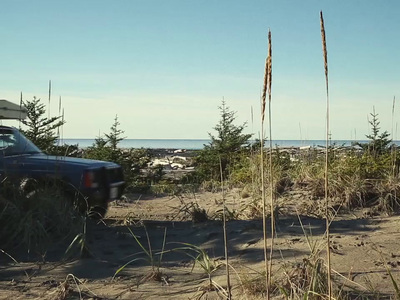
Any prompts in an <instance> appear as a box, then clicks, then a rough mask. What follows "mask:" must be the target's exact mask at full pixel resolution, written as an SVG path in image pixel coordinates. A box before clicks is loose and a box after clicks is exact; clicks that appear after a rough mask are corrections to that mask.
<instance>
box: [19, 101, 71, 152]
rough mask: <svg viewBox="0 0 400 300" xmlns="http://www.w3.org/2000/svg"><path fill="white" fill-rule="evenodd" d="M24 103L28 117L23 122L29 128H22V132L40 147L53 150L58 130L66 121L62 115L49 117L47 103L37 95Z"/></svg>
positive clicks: (47, 150)
mask: <svg viewBox="0 0 400 300" xmlns="http://www.w3.org/2000/svg"><path fill="white" fill-rule="evenodd" d="M23 105H24V106H25V108H26V109H27V119H25V120H22V121H21V122H22V124H24V125H25V126H26V127H27V129H25V130H22V129H21V132H22V133H23V134H24V135H25V136H26V137H27V138H28V139H30V140H31V141H32V142H33V143H34V144H35V145H36V146H37V147H39V149H41V150H43V151H44V152H48V153H49V152H51V151H52V150H53V149H54V147H55V142H56V140H57V138H58V136H57V132H56V130H57V129H58V128H59V127H61V126H62V125H63V124H64V123H65V121H64V120H62V119H61V116H58V117H51V118H47V117H46V116H45V113H46V108H45V105H44V104H43V103H40V99H37V98H36V97H33V100H32V101H23Z"/></svg>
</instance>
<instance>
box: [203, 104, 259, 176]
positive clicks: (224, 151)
mask: <svg viewBox="0 0 400 300" xmlns="http://www.w3.org/2000/svg"><path fill="white" fill-rule="evenodd" d="M219 110H220V115H221V119H220V120H219V122H218V123H217V125H216V126H215V127H214V128H213V129H214V130H215V131H216V132H217V135H216V136H214V135H213V134H211V133H209V136H210V139H211V142H210V143H209V144H208V145H205V146H204V149H203V150H201V151H200V154H199V156H198V157H197V160H196V164H197V174H198V175H199V176H200V177H201V179H215V180H219V179H220V177H221V174H220V173H221V170H220V169H222V175H223V177H224V178H227V177H228V175H229V169H230V167H231V166H233V165H234V163H235V162H236V161H237V159H238V158H239V156H240V154H241V153H242V152H243V150H244V146H248V145H249V139H250V138H251V136H252V135H251V134H244V133H243V131H244V129H245V128H246V123H244V124H242V125H235V124H234V122H235V120H236V113H235V112H234V111H231V110H230V109H229V107H228V106H226V103H225V101H222V105H221V106H220V107H219ZM220 162H221V168H220Z"/></svg>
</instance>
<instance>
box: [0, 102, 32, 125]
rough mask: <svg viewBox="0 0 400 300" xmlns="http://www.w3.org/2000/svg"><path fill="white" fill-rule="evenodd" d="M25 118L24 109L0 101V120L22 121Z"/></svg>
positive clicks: (25, 111) (25, 112)
mask: <svg viewBox="0 0 400 300" xmlns="http://www.w3.org/2000/svg"><path fill="white" fill-rule="evenodd" d="M26 116H27V110H26V108H25V107H22V106H20V105H18V104H15V103H12V102H10V101H8V100H5V99H0V120H23V119H25V118H26Z"/></svg>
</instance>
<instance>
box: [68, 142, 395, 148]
mask: <svg viewBox="0 0 400 300" xmlns="http://www.w3.org/2000/svg"><path fill="white" fill-rule="evenodd" d="M94 141H95V140H94V139H63V140H62V141H61V142H62V143H64V144H68V145H76V144H77V145H78V146H79V147H81V148H87V147H89V146H92V145H93V143H94ZM209 142H210V140H208V139H124V140H122V141H121V142H120V143H119V144H118V146H119V147H121V148H150V149H186V150H199V149H203V147H204V145H205V144H208V143H209ZM352 142H353V141H350V140H337V141H335V140H332V141H331V144H333V143H335V144H336V145H338V146H342V145H343V146H351V144H352ZM358 142H367V141H358ZM325 143H326V142H325V140H273V141H272V144H273V146H274V147H307V146H311V147H317V146H324V145H325ZM395 144H397V145H400V142H399V141H396V142H395ZM268 145H269V141H266V142H265V146H266V147H268Z"/></svg>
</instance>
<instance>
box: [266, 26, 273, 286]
mask: <svg viewBox="0 0 400 300" xmlns="http://www.w3.org/2000/svg"><path fill="white" fill-rule="evenodd" d="M267 65H268V76H267V90H268V122H269V187H270V210H271V247H270V255H269V273H268V276H269V278H268V282H269V284H271V273H272V254H273V251H274V237H275V215H274V202H275V201H274V196H275V189H274V177H273V168H272V167H273V165H272V111H271V100H272V97H271V87H272V42H271V31H270V30H269V31H268V58H267Z"/></svg>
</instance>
